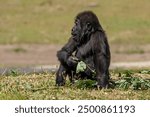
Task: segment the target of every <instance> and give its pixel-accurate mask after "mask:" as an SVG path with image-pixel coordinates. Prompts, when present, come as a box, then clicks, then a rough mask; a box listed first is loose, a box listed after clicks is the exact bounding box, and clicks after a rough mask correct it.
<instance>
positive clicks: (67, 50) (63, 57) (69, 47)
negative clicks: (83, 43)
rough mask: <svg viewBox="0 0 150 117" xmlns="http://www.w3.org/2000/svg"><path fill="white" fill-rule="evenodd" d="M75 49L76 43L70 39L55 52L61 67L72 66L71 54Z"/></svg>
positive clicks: (73, 62)
mask: <svg viewBox="0 0 150 117" xmlns="http://www.w3.org/2000/svg"><path fill="white" fill-rule="evenodd" d="M76 49H77V42H76V41H74V40H73V39H72V37H71V38H70V39H69V41H68V42H67V43H66V44H65V45H64V46H63V47H62V49H61V50H59V51H58V52H57V57H58V60H59V61H60V62H61V64H62V65H64V66H67V67H71V66H74V64H75V61H74V60H73V59H72V57H71V56H72V53H73V52H74V51H75V50H76Z"/></svg>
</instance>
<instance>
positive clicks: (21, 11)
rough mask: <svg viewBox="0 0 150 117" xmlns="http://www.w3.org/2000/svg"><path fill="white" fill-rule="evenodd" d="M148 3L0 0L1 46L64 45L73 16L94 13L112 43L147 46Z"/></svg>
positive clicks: (148, 31)
mask: <svg viewBox="0 0 150 117" xmlns="http://www.w3.org/2000/svg"><path fill="white" fill-rule="evenodd" d="M149 8H150V1H149V0H142V1H140V0H139V1H138V0H132V1H130V0H100V1H98V0H92V1H91V0H82V2H81V1H80V0H0V44H15V43H27V44H30V43H54V44H63V43H65V42H66V41H67V40H68V38H69V36H70V29H71V27H72V26H73V22H74V21H73V20H74V17H75V15H76V14H77V13H78V12H80V11H83V10H92V11H94V12H95V13H96V14H97V16H98V17H99V19H100V22H101V24H102V26H103V27H104V29H105V30H106V32H107V35H108V38H109V41H110V42H111V43H119V44H124V43H131V44H133V43H134V44H145V43H150V39H149V38H150V35H149V34H150V20H149V19H150V15H149Z"/></svg>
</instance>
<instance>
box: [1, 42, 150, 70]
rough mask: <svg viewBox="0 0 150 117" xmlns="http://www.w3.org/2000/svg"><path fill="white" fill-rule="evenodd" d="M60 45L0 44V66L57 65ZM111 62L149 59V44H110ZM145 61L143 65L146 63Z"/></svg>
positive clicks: (146, 60) (147, 60)
mask: <svg viewBox="0 0 150 117" xmlns="http://www.w3.org/2000/svg"><path fill="white" fill-rule="evenodd" d="M61 47H62V46H61V45H48V44H46V45H40V44H32V45H25V44H22V45H0V61H1V62H0V67H8V66H30V65H31V66H32V65H57V64H59V62H58V60H57V58H56V52H57V51H58V50H59V49H60V48H61ZM111 58H112V59H111V63H112V64H117V63H121V64H122V63H132V62H136V64H137V65H138V62H140V63H141V62H147V63H148V64H149V61H150V44H147V45H141V46H136V45H135V46H133V45H126V46H119V45H111ZM147 63H145V65H146V64H147Z"/></svg>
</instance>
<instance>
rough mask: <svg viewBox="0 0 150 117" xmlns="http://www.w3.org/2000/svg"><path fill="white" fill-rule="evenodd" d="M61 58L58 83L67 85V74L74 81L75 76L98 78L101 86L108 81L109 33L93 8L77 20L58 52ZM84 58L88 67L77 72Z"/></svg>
mask: <svg viewBox="0 0 150 117" xmlns="http://www.w3.org/2000/svg"><path fill="white" fill-rule="evenodd" d="M57 58H58V60H59V62H60V66H59V69H58V71H57V73H56V85H57V86H63V85H65V77H66V76H68V77H69V79H70V81H71V82H73V81H74V80H73V79H74V78H75V77H78V78H79V77H80V78H88V79H93V80H96V81H97V83H96V85H97V86H98V87H100V88H107V87H108V84H109V78H110V77H109V65H110V49H109V44H108V41H107V36H106V34H105V31H104V30H103V28H102V26H101V25H100V22H99V20H98V18H97V16H96V15H95V14H94V13H93V12H92V11H83V12H80V13H79V14H78V15H77V16H76V18H75V22H74V26H73V28H72V30H71V37H70V39H69V41H68V42H67V43H66V44H65V45H64V46H63V47H62V48H61V50H59V51H58V52H57ZM80 61H83V62H84V63H85V64H86V65H87V66H88V67H87V68H86V69H85V70H84V71H83V72H80V73H76V67H77V65H78V63H79V62H80ZM93 71H95V76H94V77H93Z"/></svg>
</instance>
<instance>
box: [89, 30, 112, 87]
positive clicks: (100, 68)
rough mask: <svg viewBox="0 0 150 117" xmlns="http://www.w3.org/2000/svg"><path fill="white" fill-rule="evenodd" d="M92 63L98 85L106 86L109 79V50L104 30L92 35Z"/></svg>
mask: <svg viewBox="0 0 150 117" xmlns="http://www.w3.org/2000/svg"><path fill="white" fill-rule="evenodd" d="M92 38H93V40H95V41H94V43H93V44H94V45H93V52H94V65H95V69H96V78H97V81H98V86H102V87H107V85H108V80H109V70H108V69H109V65H110V50H109V45H108V42H107V37H106V35H105V33H104V32H101V31H100V32H97V33H95V35H93V37H92Z"/></svg>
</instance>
